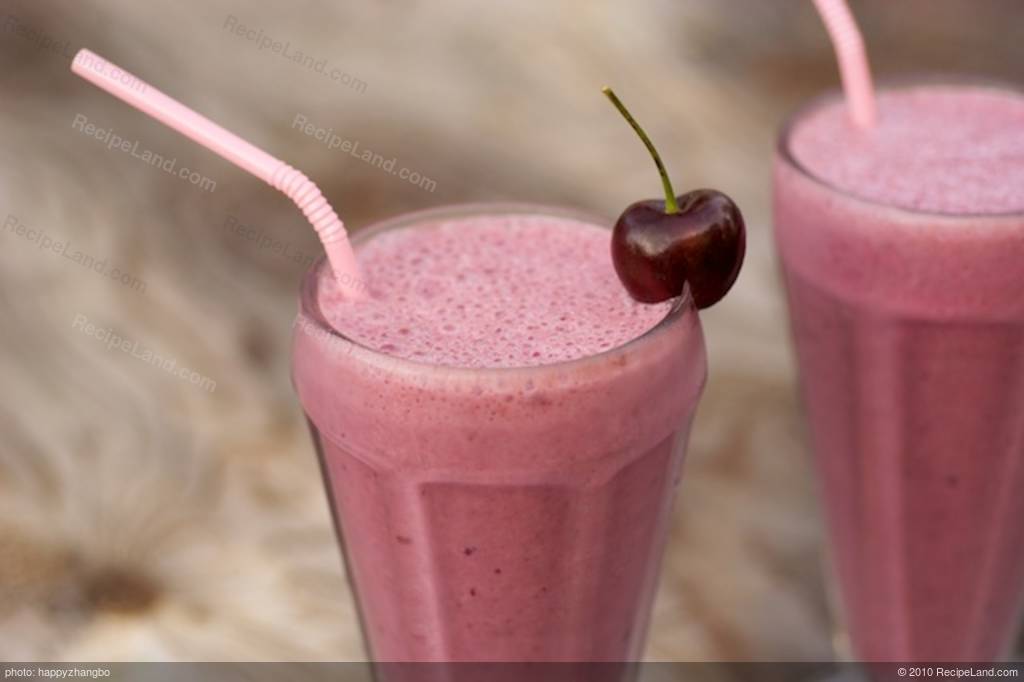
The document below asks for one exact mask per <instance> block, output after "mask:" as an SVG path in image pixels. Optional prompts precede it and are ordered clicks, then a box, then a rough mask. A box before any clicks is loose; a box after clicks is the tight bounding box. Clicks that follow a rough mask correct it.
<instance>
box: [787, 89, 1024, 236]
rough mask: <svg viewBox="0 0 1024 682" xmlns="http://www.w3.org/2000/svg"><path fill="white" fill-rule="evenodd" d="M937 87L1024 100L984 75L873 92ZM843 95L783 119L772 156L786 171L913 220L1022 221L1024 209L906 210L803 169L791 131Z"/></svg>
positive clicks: (815, 101) (832, 92) (834, 92)
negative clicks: (994, 210)
mask: <svg viewBox="0 0 1024 682" xmlns="http://www.w3.org/2000/svg"><path fill="white" fill-rule="evenodd" d="M937 86H949V87H958V88H964V89H968V88H970V89H976V90H991V91H995V92H1000V93H1009V94H1011V95H1015V96H1018V97H1020V98H1021V99H1022V101H1024V84H1016V83H1012V82H1010V81H1005V80H1000V79H998V78H988V77H985V76H971V75H942V74H918V75H911V76H897V77H889V78H882V79H878V81H877V83H876V85H875V89H876V91H891V90H909V89H912V88H915V87H937ZM844 97H845V94H844V93H843V91H842V89H841V88H838V87H835V88H830V89H828V90H826V91H825V92H822V93H819V94H817V95H815V96H814V97H811V98H810V99H809V100H806V101H804V102H802V103H801V104H800V105H799V106H798V107H797V108H796V109H795V110H793V111H792V112H791V113H790V114H789V115H788V116H787V117H786V120H785V122H784V123H783V125H782V128H781V129H780V131H779V134H778V137H777V138H776V142H775V152H776V156H777V157H778V158H779V159H781V160H782V161H783V162H784V163H785V164H786V165H787V166H788V167H789V168H791V169H792V170H794V171H795V172H797V173H798V174H799V175H801V176H802V177H804V178H806V179H808V180H810V181H811V182H813V183H814V184H816V185H818V186H819V187H822V188H824V189H826V190H828V191H829V192H832V193H834V194H837V195H839V196H842V197H843V198H844V199H848V200H851V201H854V202H856V203H858V204H862V205H864V206H870V207H873V208H882V209H885V210H887V211H891V212H893V213H896V214H902V215H905V216H913V217H915V218H921V217H931V218H936V219H951V220H963V219H970V220H977V219H980V218H981V219H986V220H1001V219H1015V218H1016V219H1019V218H1024V206H1022V207H1021V208H1019V209H1014V210H1012V211H1002V212H998V213H963V212H951V211H930V210H922V209H915V208H908V207H906V206H901V205H899V204H894V203H890V202H886V201H880V200H877V199H871V198H869V197H866V196H863V195H860V194H857V193H855V192H853V191H852V190H850V189H849V188H846V187H840V186H839V185H837V184H835V183H833V182H831V181H830V180H827V179H825V178H823V177H821V176H820V175H818V174H817V173H815V172H814V171H812V170H811V169H810V168H808V167H807V166H805V165H804V164H803V163H801V162H800V160H799V159H797V158H796V155H795V154H794V153H793V150H792V145H791V141H792V137H793V132H794V130H795V128H796V126H797V124H798V123H799V122H800V121H802V120H803V119H804V118H805V117H806V116H807V115H809V114H810V113H811V112H814V111H817V110H818V109H821V108H822V107H825V106H827V105H829V104H832V103H834V102H835V101H836V100H839V99H843V98H844Z"/></svg>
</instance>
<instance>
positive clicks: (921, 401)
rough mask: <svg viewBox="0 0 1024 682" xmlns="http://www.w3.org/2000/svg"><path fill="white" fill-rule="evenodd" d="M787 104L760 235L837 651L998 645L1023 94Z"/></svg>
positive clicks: (1023, 370)
mask: <svg viewBox="0 0 1024 682" xmlns="http://www.w3.org/2000/svg"><path fill="white" fill-rule="evenodd" d="M877 101H878V120H877V123H876V124H875V125H874V126H873V127H868V128H864V127H855V126H854V125H853V124H851V123H850V120H849V117H848V114H847V110H846V108H845V106H844V105H843V102H842V100H841V99H840V98H839V97H837V96H830V97H825V98H823V99H821V100H819V101H816V102H814V103H812V104H811V105H810V106H808V107H806V108H805V109H803V110H802V111H801V112H799V113H798V114H797V115H796V116H795V117H794V118H793V120H792V121H791V122H790V124H789V125H788V126H787V128H786V129H785V131H784V132H783V134H782V136H781V139H780V142H779V147H778V153H777V157H776V162H775V170H774V173H775V178H774V188H775V228H776V237H777V241H778V246H779V250H780V254H781V259H782V264H783V267H784V273H785V280H786V285H787V290H788V297H789V306H790V313H791V318H792V328H793V334H794V338H795V342H796V348H797V354H798V359H799V364H800V381H801V390H802V393H803V398H804V403H805V406H806V410H807V416H808V426H809V431H810V437H811V446H812V450H813V452H814V454H815V457H816V462H817V468H818V473H819V479H820V494H821V497H822V501H823V503H824V506H825V509H826V512H827V514H826V516H827V522H828V534H829V541H830V554H831V558H832V563H833V564H834V566H835V571H836V575H837V578H838V580H837V582H838V588H839V595H840V601H841V604H842V611H843V613H844V619H845V625H846V631H847V633H848V635H849V639H850V642H851V644H852V653H853V654H854V655H855V656H857V657H858V658H861V659H865V660H872V661H883V660H903V661H912V660H919V661H933V662H934V661H953V660H974V661H982V660H992V659H998V658H1001V657H1003V656H1006V655H1007V654H1008V647H1009V646H1010V644H1011V640H1012V637H1013V634H1014V632H1015V631H1016V627H1017V623H1018V620H1019V616H1020V611H1021V605H1022V595H1024V495H1021V493H1020V491H1021V490H1022V489H1024V297H1022V293H1021V292H1022V291H1024V265H1022V264H1024V95H1022V94H1021V93H1020V92H1019V91H1016V90H1013V89H1010V88H1005V87H998V86H988V85H982V84H953V85H949V84H940V83H922V84H917V85H907V86H903V87H894V88H887V89H882V90H880V91H879V93H878V100H877Z"/></svg>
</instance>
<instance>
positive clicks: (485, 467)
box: [292, 205, 706, 661]
mask: <svg viewBox="0 0 1024 682" xmlns="http://www.w3.org/2000/svg"><path fill="white" fill-rule="evenodd" d="M538 212H540V213H543V214H545V215H554V216H564V217H569V218H573V217H574V218H576V219H585V218H582V217H580V216H575V215H574V214H572V213H571V212H567V211H558V210H555V209H550V208H537V207H528V206H505V205H500V206H489V205H479V206H465V207H456V208H446V209H442V210H435V211H429V212H424V213H416V214H412V215H408V216H403V217H399V218H397V219H395V220H390V221H387V222H385V223H383V224H380V225H377V226H376V227H373V228H370V229H368V230H365V231H362V232H360V233H358V234H357V235H356V236H355V238H354V244H355V248H356V249H357V252H358V249H359V248H360V246H361V245H363V244H366V243H367V242H368V241H370V240H372V239H374V238H375V237H377V236H378V235H380V234H382V233H384V232H386V231H390V230H404V229H417V225H418V224H422V223H427V222H430V221H436V220H437V219H438V218H443V217H451V216H468V215H488V216H492V215H503V214H509V213H533V214H536V213H538ZM588 222H593V221H590V220H588ZM325 267H326V265H325V264H324V263H323V262H320V263H317V264H316V265H314V267H313V268H312V269H311V270H310V271H309V273H308V274H307V276H306V278H305V280H304V283H303V287H302V295H301V312H300V314H299V317H298V319H297V324H296V325H295V333H294V352H293V358H292V360H293V369H292V375H293V381H294V384H295V388H296V390H297V392H298V395H299V398H300V400H301V402H302V406H303V408H304V410H305V412H306V414H307V416H308V418H309V422H310V425H311V430H312V433H313V439H314V442H315V444H316V449H317V452H318V454H319V457H320V461H321V464H322V468H323V472H324V476H325V482H326V486H327V491H328V493H329V497H330V502H331V505H332V508H333V512H334V517H335V521H336V528H337V531H338V537H339V541H340V543H341V545H342V549H343V555H344V557H345V559H346V565H347V568H348V575H349V580H350V583H351V585H352V588H353V591H354V593H355V595H356V598H357V602H358V606H359V611H360V616H361V619H362V625H363V632H364V635H365V638H366V641H367V644H368V648H369V652H370V655H371V657H372V658H373V659H374V660H377V661H628V660H635V659H638V658H639V657H640V656H641V654H642V649H643V646H644V640H645V635H646V632H645V631H646V628H647V624H648V620H649V616H650V610H651V603H652V599H653V595H654V591H655V587H656V583H657V577H658V572H659V564H660V562H661V556H662V553H663V549H664V546H665V542H666V534H667V526H668V523H669V511H670V507H671V504H672V498H673V495H674V491H675V489H676V485H677V483H678V482H679V478H680V469H681V466H682V463H683V454H684V450H685V446H686V441H687V437H688V432H689V426H690V422H691V419H692V417H693V413H694V410H695V409H696V406H697V401H698V399H699V396H700V393H701V391H702V388H703V384H704V379H705V373H706V364H705V355H704V342H703V336H702V332H701V328H700V324H699V321H698V318H697V313H696V310H695V308H694V305H693V302H692V300H691V299H690V297H689V295H688V294H686V295H684V296H683V297H681V298H680V299H678V300H677V301H676V302H675V303H674V305H673V306H672V308H671V310H670V312H669V313H668V314H667V316H666V317H665V318H664V320H663V321H661V322H660V323H659V324H658V325H657V326H656V327H655V328H654V329H652V330H650V331H649V332H647V333H646V334H644V335H642V336H641V337H639V338H636V339H634V340H632V341H630V342H629V343H627V344H625V345H623V346H620V347H618V348H614V349H611V350H608V351H606V352H603V353H600V354H598V355H593V356H590V357H584V358H581V359H578V360H574V361H571V362H563V363H559V364H550V365H542V366H536V367H526V368H514V369H467V368H456V367H445V366H435V365H428V364H420V363H417V362H412V361H409V360H404V359H399V358H396V357H392V356H388V355H383V354H381V353H379V352H376V351H374V350H371V349H369V348H367V347H364V346H361V345H359V344H357V343H355V342H353V341H351V340H350V339H348V338H345V336H343V335H341V334H339V333H338V332H337V331H335V330H334V329H333V328H331V327H330V325H328V324H327V323H326V321H325V317H324V315H323V314H322V313H321V311H320V309H319V306H318V302H317V301H318V297H317V288H318V283H319V282H320V281H321V275H322V270H323V269H324V268H325ZM567 267H571V265H569V266H567ZM386 275H387V273H381V274H380V275H379V276H386Z"/></svg>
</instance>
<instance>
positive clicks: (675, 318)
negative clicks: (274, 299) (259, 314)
mask: <svg viewBox="0 0 1024 682" xmlns="http://www.w3.org/2000/svg"><path fill="white" fill-rule="evenodd" d="M484 215H538V216H552V217H563V218H568V219H572V220H577V221H580V222H584V223H587V224H589V225H593V226H595V227H598V228H601V229H607V230H608V231H609V236H610V232H611V225H610V224H609V223H610V221H608V220H607V219H605V218H602V217H600V216H597V215H595V214H592V213H588V212H586V211H584V210H579V209H574V208H567V207H560V206H551V205H545V204H532V203H518V202H475V203H465V204H448V205H443V206H438V207H433V208H427V209H421V210H416V211H411V212H406V213H401V214H398V215H396V216H393V217H391V218H385V219H384V220H380V221H377V222H374V223H371V224H370V225H368V226H367V227H365V228H362V229H360V230H358V231H357V232H355V234H353V235H352V238H351V240H352V244H353V246H356V245H358V244H360V243H362V242H364V241H368V240H370V239H373V238H374V237H375V236H377V235H379V234H381V233H384V232H387V231H390V230H395V229H403V228H415V226H416V225H417V224H418V223H426V222H429V221H434V220H438V219H443V218H457V217H471V216H484ZM324 267H329V266H328V265H327V259H326V257H325V256H323V255H321V256H320V257H319V258H317V259H316V261H314V262H313V264H312V265H311V266H310V267H309V269H308V270H307V271H306V272H305V274H304V275H303V277H302V284H301V290H300V292H299V316H303V317H305V318H307V319H308V320H309V321H310V322H311V323H312V324H314V325H315V326H316V329H317V334H318V335H320V334H323V335H326V337H327V338H330V339H332V342H333V343H339V344H343V347H344V348H347V350H344V351H341V352H343V353H344V354H346V355H351V354H353V353H355V352H358V353H359V355H361V356H364V357H365V359H366V360H367V361H368V362H370V363H371V364H374V365H376V366H386V367H388V368H389V369H391V370H394V371H399V372H400V371H402V370H408V371H410V372H416V373H417V374H420V375H423V374H426V373H432V372H441V373H443V374H444V376H445V377H456V376H460V375H467V376H469V375H472V376H477V377H478V376H481V375H488V376H490V375H494V376H499V375H500V376H507V377H515V376H517V375H521V374H530V375H536V374H539V373H558V372H560V371H565V370H570V369H572V370H578V369H579V368H581V367H585V366H587V365H597V364H600V363H602V362H603V361H605V360H607V359H608V358H611V357H613V356H615V355H621V354H623V353H625V352H627V351H630V350H632V349H633V348H635V347H637V346H641V345H644V344H647V343H650V342H651V341H652V340H653V339H654V338H656V337H658V336H661V335H662V334H664V333H665V332H666V330H668V329H669V328H674V327H676V326H678V325H679V324H683V323H684V322H685V321H686V320H687V319H688V318H690V317H691V316H692V317H696V313H697V309H696V306H695V304H694V300H693V296H692V295H691V292H690V287H689V285H688V284H687V285H686V286H685V288H684V289H683V292H682V293H681V294H680V295H679V296H677V297H676V298H674V299H672V304H671V306H670V308H669V310H668V312H666V313H665V316H664V317H662V318H661V319H660V320H659V321H658V322H657V323H656V324H655V325H654V326H652V327H651V328H650V329H648V330H647V331H645V332H644V333H642V334H640V335H639V336H635V337H633V338H631V339H629V340H627V341H625V342H624V343H621V344H619V345H617V346H613V347H611V348H607V349H605V350H602V351H600V352H598V353H591V354H589V355H583V356H580V357H578V358H573V359H571V360H561V361H559V362H549V363H543V364H537V365H516V366H512V367H464V366H459V365H443V364H437V363H433V362H423V361H419V360H412V359H409V358H404V357H400V356H397V355H389V354H387V353H384V352H381V351H379V350H376V349H374V348H371V347H370V346H367V345H365V344H362V343H360V342H359V341H357V340H355V339H353V338H350V337H349V336H347V335H345V334H344V333H342V332H340V331H338V330H337V329H335V328H334V327H333V326H331V324H330V323H329V322H328V321H327V319H326V317H325V316H324V315H323V313H322V312H321V310H320V305H319V299H318V297H317V290H318V283H319V279H320V271H321V270H322V269H323V268H324Z"/></svg>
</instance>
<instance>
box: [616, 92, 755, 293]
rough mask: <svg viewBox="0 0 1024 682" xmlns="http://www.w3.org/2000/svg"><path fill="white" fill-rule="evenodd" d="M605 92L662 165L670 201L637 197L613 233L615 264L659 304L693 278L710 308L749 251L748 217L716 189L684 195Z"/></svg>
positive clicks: (632, 288) (635, 289)
mask: <svg viewBox="0 0 1024 682" xmlns="http://www.w3.org/2000/svg"><path fill="white" fill-rule="evenodd" d="M603 92H604V94H605V95H607V96H608V99H610V100H611V102H612V104H614V105H615V108H616V109H618V110H619V113H621V114H622V116H623V117H624V118H625V119H626V121H627V122H628V123H629V125H630V126H632V127H633V130H635V131H636V133H637V135H639V136H640V139H641V140H642V141H643V143H644V145H645V146H646V147H647V151H649V152H650V154H651V158H653V159H654V163H655V165H656V166H657V167H658V174H659V175H660V176H661V184H662V187H663V188H664V190H665V199H664V200H661V199H648V200H645V201H638V202H636V203H635V204H632V205H631V206H630V207H629V208H627V209H626V210H625V211H623V212H622V215H621V216H619V219H618V221H617V222H616V223H615V230H614V232H613V233H612V262H613V264H614V265H615V272H616V273H618V275H619V279H620V280H621V281H622V284H623V286H625V287H626V290H627V291H628V292H629V294H630V296H632V297H633V298H635V299H636V300H638V301H640V302H642V303H657V302H659V301H664V300H667V299H670V298H674V297H676V296H679V295H680V294H681V293H682V292H683V287H684V285H685V284H686V283H687V282H689V284H690V291H691V293H692V294H693V299H694V302H695V303H696V305H697V307H699V308H707V307H709V306H712V305H714V304H715V303H717V302H718V301H720V300H721V299H722V297H723V296H725V294H726V293H727V292H728V291H729V289H730V288H731V287H732V285H733V283H734V282H735V281H736V277H737V276H738V275H739V272H740V267H741V266H742V265H743V256H744V253H745V252H746V241H747V240H746V228H745V226H744V223H743V215H742V214H741V213H740V209H739V208H738V207H737V206H736V204H735V203H734V202H733V200H732V199H730V198H729V197H727V196H726V195H725V194H722V193H721V192H719V191H716V190H713V189H698V190H694V191H693V192H688V193H686V194H682V195H680V196H678V197H677V196H675V193H674V192H673V191H672V182H671V181H670V180H669V177H668V172H667V171H666V170H665V165H664V164H663V163H662V162H661V157H660V156H659V155H658V151H657V150H656V149H655V148H654V144H653V143H652V142H651V140H650V138H649V137H647V133H645V132H644V130H643V128H641V127H640V124H638V123H637V122H636V120H635V119H634V118H633V117H632V115H630V113H629V111H628V110H627V109H626V107H625V105H624V104H623V103H622V102H621V101H620V100H619V98H618V97H616V96H615V93H614V92H612V91H611V88H607V87H606V88H604V89H603Z"/></svg>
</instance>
